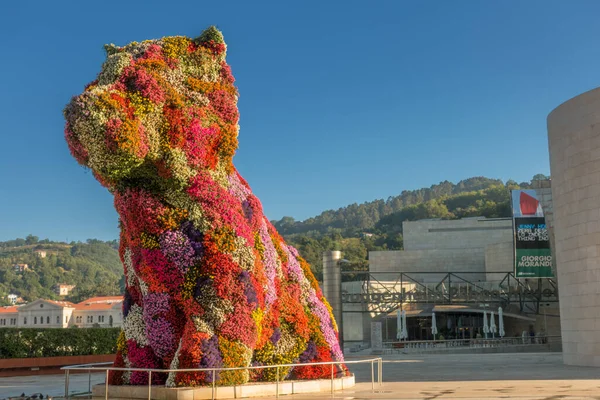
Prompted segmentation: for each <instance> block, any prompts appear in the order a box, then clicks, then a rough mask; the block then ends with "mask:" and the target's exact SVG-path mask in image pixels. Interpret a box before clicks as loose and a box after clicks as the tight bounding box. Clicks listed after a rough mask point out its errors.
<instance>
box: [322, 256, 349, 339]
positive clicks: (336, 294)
mask: <svg viewBox="0 0 600 400" xmlns="http://www.w3.org/2000/svg"><path fill="white" fill-rule="evenodd" d="M341 259H342V252H341V251H326V252H324V253H323V295H325V298H326V299H327V301H328V302H329V304H330V305H331V308H332V309H333V317H334V318H335V322H336V323H337V325H338V330H339V332H340V347H341V348H342V350H343V349H344V330H343V317H342V274H341V270H340V260H341Z"/></svg>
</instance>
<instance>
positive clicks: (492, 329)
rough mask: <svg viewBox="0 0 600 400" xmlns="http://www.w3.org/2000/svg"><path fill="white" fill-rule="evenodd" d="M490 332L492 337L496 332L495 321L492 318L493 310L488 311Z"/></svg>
mask: <svg viewBox="0 0 600 400" xmlns="http://www.w3.org/2000/svg"><path fill="white" fill-rule="evenodd" d="M490 332H491V333H492V337H494V334H495V333H496V332H497V330H496V321H495V320H494V312H493V311H490Z"/></svg>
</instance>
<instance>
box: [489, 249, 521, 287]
mask: <svg viewBox="0 0 600 400" xmlns="http://www.w3.org/2000/svg"><path fill="white" fill-rule="evenodd" d="M514 269H515V268H514V244H513V242H512V240H511V241H510V242H502V243H494V244H488V245H487V246H485V272H486V281H492V282H496V281H500V280H502V279H504V277H505V276H506V273H507V272H512V271H514ZM493 272H503V273H501V274H495V273H493Z"/></svg>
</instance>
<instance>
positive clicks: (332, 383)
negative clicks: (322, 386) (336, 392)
mask: <svg viewBox="0 0 600 400" xmlns="http://www.w3.org/2000/svg"><path fill="white" fill-rule="evenodd" d="M331 394H333V364H331Z"/></svg>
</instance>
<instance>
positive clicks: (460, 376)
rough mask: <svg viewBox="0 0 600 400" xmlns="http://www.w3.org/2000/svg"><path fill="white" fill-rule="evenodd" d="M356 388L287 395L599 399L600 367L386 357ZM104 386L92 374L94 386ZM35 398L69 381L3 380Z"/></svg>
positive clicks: (494, 357) (75, 381) (517, 358)
mask: <svg viewBox="0 0 600 400" xmlns="http://www.w3.org/2000/svg"><path fill="white" fill-rule="evenodd" d="M352 371H353V372H354V373H355V375H356V380H357V382H358V384H357V386H356V387H354V388H353V389H350V390H345V391H343V392H336V393H335V395H334V396H333V397H331V395H330V394H329V393H322V394H312V395H294V396H282V397H281V399H289V400H305V399H306V400H308V399H311V400H314V399H321V398H323V399H325V398H335V399H348V400H350V399H352V400H362V399H382V400H383V399H385V400H388V399H390V400H391V399H403V400H404V399H471V400H473V399H489V400H491V399H501V398H502V399H506V398H511V399H521V400H525V399H532V400H541V399H543V400H557V399H567V400H574V399H599V400H600V368H590V367H570V366H565V365H563V364H562V355H561V354H560V353H528V354H454V355H439V354H437V355H434V354H432V355H418V356H411V355H394V356H390V355H388V356H385V357H384V366H383V371H384V373H383V380H384V385H383V386H380V387H376V388H375V391H372V390H371V383H370V382H371V367H370V365H354V366H352ZM103 381H104V376H103V375H102V374H95V375H92V383H93V384H94V383H99V382H103ZM87 387H88V375H87V374H86V375H74V376H71V389H72V390H75V391H85V390H87ZM22 392H25V394H28V395H29V394H32V393H35V392H41V393H42V394H44V395H45V394H50V395H61V394H63V393H64V377H63V376H62V375H60V376H29V377H17V378H0V399H3V398H6V397H8V396H15V395H16V396H18V395H20V394H21V393H22Z"/></svg>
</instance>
